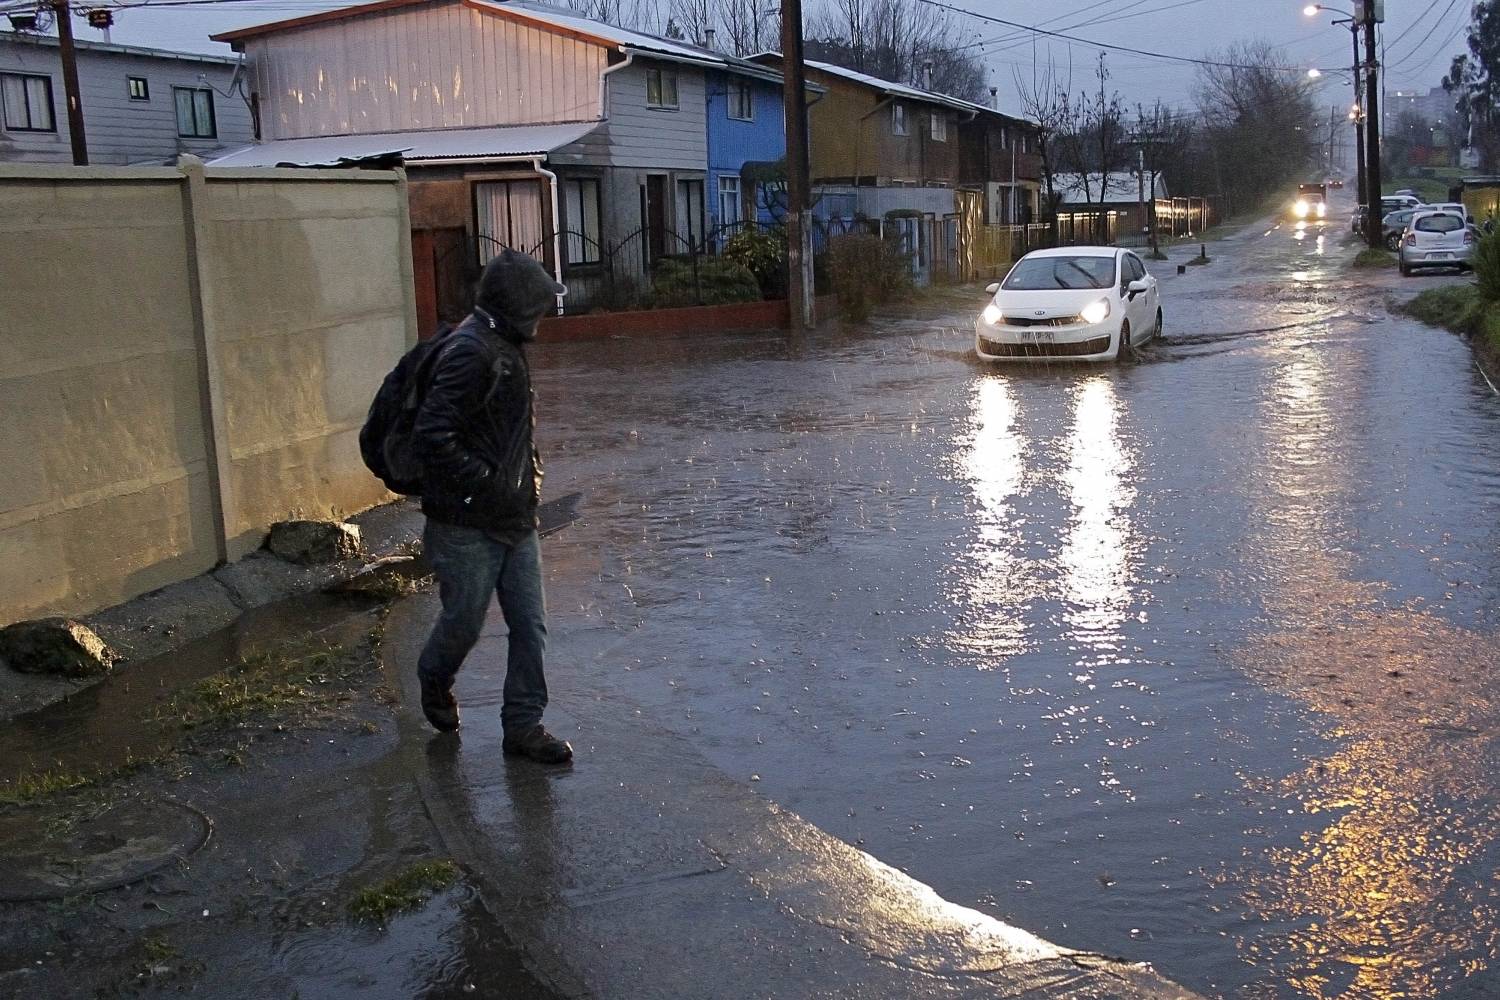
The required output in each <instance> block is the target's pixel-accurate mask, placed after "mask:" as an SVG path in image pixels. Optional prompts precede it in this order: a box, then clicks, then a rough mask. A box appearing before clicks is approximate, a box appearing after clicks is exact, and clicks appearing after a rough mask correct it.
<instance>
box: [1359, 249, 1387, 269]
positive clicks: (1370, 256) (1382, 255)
mask: <svg viewBox="0 0 1500 1000" xmlns="http://www.w3.org/2000/svg"><path fill="white" fill-rule="evenodd" d="M1395 263H1396V258H1395V256H1394V255H1393V254H1392V253H1391V252H1390V251H1389V250H1376V249H1375V248H1374V247H1365V248H1364V249H1363V250H1361V251H1360V252H1359V253H1358V254H1357V255H1356V256H1355V258H1354V264H1353V266H1354V267H1390V266H1392V265H1393V264H1395Z"/></svg>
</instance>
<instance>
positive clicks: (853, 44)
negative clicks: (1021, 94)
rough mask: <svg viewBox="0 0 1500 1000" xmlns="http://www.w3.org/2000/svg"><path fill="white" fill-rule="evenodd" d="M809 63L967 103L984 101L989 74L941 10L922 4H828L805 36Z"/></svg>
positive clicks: (865, 0) (855, 0)
mask: <svg viewBox="0 0 1500 1000" xmlns="http://www.w3.org/2000/svg"><path fill="white" fill-rule="evenodd" d="M807 57H808V58H809V59H821V60H823V61H825V62H831V63H835V64H837V65H839V66H845V67H847V68H849V69H852V70H857V71H859V72H861V73H868V74H870V75H871V76H877V77H881V78H882V79H886V80H894V81H896V82H897V83H906V84H910V85H912V86H916V87H923V88H925V87H926V81H925V80H924V77H925V76H926V69H927V68H929V66H930V68H931V70H932V89H933V90H935V91H937V92H939V93H944V94H949V95H951V96H953V97H958V98H961V99H963V100H968V101H974V102H976V103H977V102H980V101H983V100H984V98H985V70H984V66H983V64H982V63H981V62H979V61H978V60H977V59H975V58H974V56H973V55H972V54H971V52H970V50H969V49H968V48H967V47H966V44H965V40H964V39H963V38H962V37H960V34H959V31H958V29H957V28H956V27H955V25H954V24H953V22H952V21H951V20H949V18H948V16H947V15H946V14H945V13H944V12H943V11H941V10H940V9H938V8H936V7H933V6H930V5H928V4H924V3H921V2H920V0H828V2H827V3H825V4H824V5H823V7H822V8H821V9H820V10H819V11H818V13H817V14H816V15H814V16H813V17H812V19H811V21H810V23H809V25H808V30H807Z"/></svg>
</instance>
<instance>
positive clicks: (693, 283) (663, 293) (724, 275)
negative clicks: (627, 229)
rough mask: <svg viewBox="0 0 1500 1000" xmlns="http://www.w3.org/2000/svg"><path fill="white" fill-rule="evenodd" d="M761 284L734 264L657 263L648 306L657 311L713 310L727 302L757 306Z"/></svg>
mask: <svg viewBox="0 0 1500 1000" xmlns="http://www.w3.org/2000/svg"><path fill="white" fill-rule="evenodd" d="M759 300H760V283H759V282H757V281H756V280H755V275H754V274H752V273H751V272H750V269H749V268H747V267H745V266H744V265H742V264H736V263H735V262H734V261H729V260H724V259H722V258H719V259H713V258H709V259H700V260H699V261H698V266H697V268H696V269H695V268H694V267H693V262H692V261H683V260H668V259H663V260H659V261H657V263H656V273H655V275H654V276H653V280H652V283H651V305H652V306H654V307H655V308H657V309H672V308H676V307H679V306H716V305H723V304H725V303H728V302H757V301H759Z"/></svg>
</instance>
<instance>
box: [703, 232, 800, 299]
mask: <svg viewBox="0 0 1500 1000" xmlns="http://www.w3.org/2000/svg"><path fill="white" fill-rule="evenodd" d="M719 256H720V257H721V258H722V259H724V260H727V261H731V262H733V263H735V264H739V265H740V266H741V267H744V268H746V269H748V270H749V271H750V273H751V274H753V275H755V280H756V281H759V282H760V287H761V288H762V289H771V288H776V287H778V286H779V285H780V284H781V281H782V275H783V274H784V273H785V271H786V231H785V230H781V229H776V230H768V229H761V228H760V227H759V226H745V227H744V228H743V229H741V230H740V231H739V232H737V233H735V234H734V235H733V236H731V237H729V239H728V240H726V241H725V242H724V252H723V253H721V254H720V255H719Z"/></svg>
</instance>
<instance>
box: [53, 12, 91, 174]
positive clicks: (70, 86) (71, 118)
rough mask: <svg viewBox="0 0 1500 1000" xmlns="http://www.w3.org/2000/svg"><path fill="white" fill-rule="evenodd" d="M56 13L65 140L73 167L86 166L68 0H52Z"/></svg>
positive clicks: (81, 109) (81, 101) (87, 147)
mask: <svg viewBox="0 0 1500 1000" xmlns="http://www.w3.org/2000/svg"><path fill="white" fill-rule="evenodd" d="M52 9H53V11H55V12H56V14H57V40H58V48H59V49H61V51H62V74H63V93H64V94H66V95H67V104H68V138H69V139H70V140H71V141H72V144H73V164H74V165H75V166H79V167H86V166H88V165H89V146H88V140H87V138H85V136H84V134H83V95H82V93H81V92H80V90H79V88H78V53H77V52H76V51H74V49H73V22H72V17H73V15H72V12H71V11H69V10H68V0H52Z"/></svg>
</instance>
